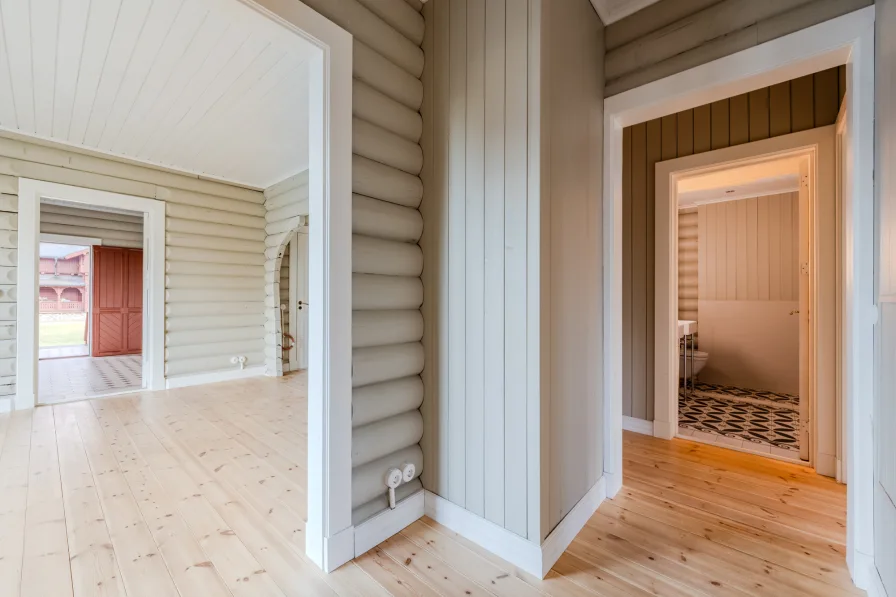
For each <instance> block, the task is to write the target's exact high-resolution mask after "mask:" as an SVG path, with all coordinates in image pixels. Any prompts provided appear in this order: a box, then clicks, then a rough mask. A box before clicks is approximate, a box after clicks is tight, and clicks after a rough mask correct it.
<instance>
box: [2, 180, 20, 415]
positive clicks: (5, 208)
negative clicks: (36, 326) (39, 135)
mask: <svg viewBox="0 0 896 597" xmlns="http://www.w3.org/2000/svg"><path fill="white" fill-rule="evenodd" d="M18 186H19V185H18V181H17V180H16V179H15V178H13V177H11V176H5V175H3V174H0V400H2V399H5V398H7V397H9V398H8V399H12V397H13V396H15V393H16V358H15V355H16V259H17V254H16V250H17V248H18V245H19V238H18V232H17V230H18V219H17V212H18V203H19V201H18V196H17V193H18Z"/></svg>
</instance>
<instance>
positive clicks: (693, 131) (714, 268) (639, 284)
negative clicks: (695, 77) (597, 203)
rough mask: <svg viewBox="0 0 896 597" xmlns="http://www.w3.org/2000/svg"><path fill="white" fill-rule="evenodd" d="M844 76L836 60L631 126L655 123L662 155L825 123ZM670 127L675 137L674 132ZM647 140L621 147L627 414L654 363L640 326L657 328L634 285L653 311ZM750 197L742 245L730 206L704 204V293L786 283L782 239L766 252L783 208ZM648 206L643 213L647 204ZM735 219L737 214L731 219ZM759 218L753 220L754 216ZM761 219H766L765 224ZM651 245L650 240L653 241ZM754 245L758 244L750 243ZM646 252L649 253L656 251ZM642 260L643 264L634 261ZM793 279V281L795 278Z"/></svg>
mask: <svg viewBox="0 0 896 597" xmlns="http://www.w3.org/2000/svg"><path fill="white" fill-rule="evenodd" d="M842 76H843V69H842V68H838V67H835V68H833V69H829V70H828V71H822V72H821V73H817V74H816V75H809V76H807V77H802V78H801V79H796V80H794V81H785V82H783V83H780V84H777V85H773V86H771V87H767V88H763V89H757V90H754V91H751V92H749V93H747V94H744V95H740V96H736V97H733V98H730V99H726V100H721V101H718V102H714V103H712V104H707V105H704V106H698V107H696V108H694V109H692V110H685V111H683V112H679V113H677V114H675V115H670V116H666V117H663V118H660V119H656V120H655V121H651V122H648V123H642V125H634V126H644V134H645V137H647V136H648V135H649V131H651V130H658V131H659V133H658V136H659V138H660V144H659V152H660V159H663V160H667V159H672V158H674V157H681V156H686V155H691V154H693V153H701V152H704V151H710V150H713V149H721V148H724V147H729V146H731V145H736V144H738V143H746V142H752V141H757V140H761V139H766V138H770V137H776V136H780V135H786V134H789V133H791V132H796V131H798V130H805V129H807V128H812V127H814V126H826V125H828V124H832V123H833V122H834V120H835V119H836V115H837V110H836V109H834V108H835V106H836V108H837V109H839V99H841V95H842V91H843V89H842V84H841V83H840V81H841V80H842V79H841V77H842ZM817 88H822V89H824V90H825V91H824V95H823V96H822V95H819V94H820V93H822V92H821V91H818V89H817ZM835 90H836V92H837V95H836V96H835V95H834V91H835ZM832 98H833V99H832ZM835 99H836V100H837V101H836V103H834V101H835ZM828 120H830V121H828ZM634 126H633V127H628V128H626V129H625V130H624V131H623V144H624V145H625V143H627V142H629V141H626V140H627V139H629V136H630V135H631V132H632V130H633V129H634ZM652 127H655V128H652ZM673 134H674V142H673V140H672V139H671V138H670V135H673ZM644 143H645V149H644V155H643V156H642V155H641V154H640V153H638V154H637V155H635V151H634V150H635V143H634V142H633V141H631V142H630V143H629V146H628V148H625V147H624V153H625V155H624V157H623V177H624V181H623V304H624V308H623V412H624V414H626V415H628V416H638V415H637V412H640V411H639V410H638V407H636V406H634V405H635V403H637V402H638V398H637V396H638V395H639V392H640V387H641V386H640V385H639V384H641V383H642V382H641V381H639V378H645V377H646V378H648V379H652V371H651V369H647V368H646V367H648V366H649V362H648V359H647V357H646V356H642V355H652V354H653V336H652V332H651V333H649V334H648V338H647V346H646V347H645V348H644V349H643V350H642V349H641V348H640V347H639V346H638V345H637V342H638V340H637V339H638V338H640V337H642V336H643V333H642V330H645V329H646V330H652V328H651V327H650V320H649V318H648V315H646V314H645V315H644V318H645V319H647V320H648V321H645V322H644V323H643V324H642V323H641V322H639V321H638V314H639V313H641V312H642V307H641V303H640V302H639V298H638V296H637V293H638V292H641V291H642V289H643V291H644V292H647V293H648V295H649V297H650V298H649V299H645V303H646V302H647V300H650V303H649V304H647V305H645V307H647V308H648V310H649V312H650V313H651V314H652V311H653V309H652V306H653V303H652V299H653V269H652V267H650V266H651V263H649V262H648V261H647V258H646V257H645V258H644V259H640V258H639V257H638V255H639V253H638V251H639V250H640V248H641V245H642V244H647V243H648V242H650V241H643V240H640V239H639V237H640V236H644V235H647V236H648V238H649V239H652V238H653V234H652V231H653V226H654V224H653V220H652V219H650V220H649V221H648V219H647V218H646V217H642V216H641V215H640V212H637V211H636V210H637V209H638V208H637V207H636V203H637V200H638V198H639V197H640V194H639V193H640V190H639V189H640V187H639V185H640V184H641V177H642V176H643V177H644V178H645V179H646V189H645V192H646V197H647V199H646V201H649V202H650V203H649V204H648V203H646V202H645V205H649V206H652V202H653V200H654V196H655V185H654V181H653V169H652V166H653V165H655V161H652V160H650V161H648V162H647V163H646V164H645V166H644V168H643V174H641V172H642V170H641V169H640V168H641V167H640V165H638V164H637V163H636V161H637V160H644V159H646V153H647V151H648V150H649V148H650V147H651V144H650V143H649V142H648V140H647V139H646V138H645V141H644ZM673 146H674V153H673ZM636 189H637V191H636ZM752 201H753V203H747V204H745V205H746V210H747V211H746V219H747V222H748V223H747V227H746V228H742V229H741V230H740V232H741V233H742V234H743V235H745V236H744V237H743V242H744V243H745V244H743V245H740V246H738V245H737V242H736V238H737V237H736V234H737V231H736V230H735V237H734V238H735V240H732V241H731V243H733V244H731V246H729V241H728V240H727V236H726V235H727V226H728V212H727V210H726V209H724V208H722V207H719V208H712V206H707V209H706V211H705V215H704V216H702V217H703V218H704V220H703V225H704V226H705V227H706V230H707V239H708V241H707V242H716V241H718V243H719V246H718V248H717V250H715V251H709V249H708V247H707V248H706V249H707V252H706V255H705V259H704V260H703V261H701V263H704V264H705V267H706V268H707V271H705V272H704V271H702V270H701V273H700V275H706V280H705V284H704V283H703V282H704V280H702V279H701V280H700V281H701V296H703V294H704V293H706V296H714V295H716V294H717V295H718V299H719V300H724V297H727V296H728V295H729V290H730V291H731V293H732V294H733V296H738V295H743V296H747V297H751V298H752V297H757V298H758V299H760V300H768V299H769V298H770V297H771V296H772V294H774V295H775V296H778V297H780V296H781V290H782V283H783V284H787V283H786V282H782V278H781V276H782V275H783V273H782V271H781V269H780V268H781V266H782V264H781V262H780V260H778V261H777V262H776V263H775V265H774V267H775V268H777V269H776V270H775V273H774V274H773V272H771V267H772V266H771V265H770V261H769V260H770V259H772V257H773V256H774V255H780V245H778V247H779V252H778V253H771V254H769V250H770V249H769V243H770V242H771V231H770V228H769V226H768V225H767V222H768V221H769V218H770V217H771V216H770V215H769V214H770V211H769V210H770V209H771V210H772V212H771V213H772V214H779V213H780V209H778V211H775V209H777V208H778V206H777V204H775V203H774V202H773V201H770V200H769V199H768V198H759V199H757V200H752ZM644 211H645V216H646V215H647V214H646V212H647V208H645V210H644ZM650 213H651V214H652V213H653V211H651V212H650ZM736 221H737V218H736V217H735V219H734V220H732V222H736ZM754 221H755V224H752V222H754ZM763 221H764V222H766V225H765V226H764V225H763V223H762V222H763ZM648 225H649V226H650V228H648ZM713 230H715V231H716V233H715V234H712V233H711V231H713ZM754 231H755V236H754ZM775 238H776V242H778V243H780V241H781V237H780V234H778V236H776V237H775ZM763 241H765V242H763ZM652 246H653V245H652V244H651V245H649V247H648V248H651V247H652ZM754 246H755V250H751V249H750V248H749V247H754ZM745 247H746V252H744V249H745ZM738 248H739V249H740V251H741V253H740V254H741V256H743V255H746V256H747V262H746V264H745V265H744V268H743V269H744V273H743V274H741V275H742V276H744V277H742V278H741V279H740V286H738V279H737V278H736V277H732V278H731V280H729V279H728V275H729V273H730V275H731V276H736V273H735V270H734V269H731V270H729V268H728V264H729V262H730V261H733V262H734V263H736V262H737V258H738V253H737V251H738ZM703 249H704V247H701V248H700V249H699V250H700V251H701V255H702V254H703V253H702V251H703ZM791 252H792V250H791ZM649 254H650V255H652V252H650V253H649ZM710 262H711V265H710ZM642 264H643V267H644V269H637V268H639V267H641V266H642ZM787 275H789V274H787ZM771 276H774V277H775V281H774V282H772V281H771V280H770V277H771ZM642 280H643V281H642ZM793 284H794V283H793V282H792V281H791V282H790V285H793ZM648 383H649V382H644V388H645V390H648V387H647V384H648Z"/></svg>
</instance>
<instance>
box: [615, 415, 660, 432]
mask: <svg viewBox="0 0 896 597" xmlns="http://www.w3.org/2000/svg"><path fill="white" fill-rule="evenodd" d="M622 428H623V429H625V430H626V431H633V432H635V433H641V434H644V435H653V421H647V420H645V419H636V418H635V417H626V416H623V417H622Z"/></svg>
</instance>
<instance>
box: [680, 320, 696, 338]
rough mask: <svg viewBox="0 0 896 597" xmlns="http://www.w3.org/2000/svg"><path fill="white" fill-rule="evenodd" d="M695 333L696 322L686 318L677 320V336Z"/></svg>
mask: <svg viewBox="0 0 896 597" xmlns="http://www.w3.org/2000/svg"><path fill="white" fill-rule="evenodd" d="M696 333H697V322H696V321H690V320H687V319H679V320H678V337H679V338H681V337H683V336H688V335H690V334H696Z"/></svg>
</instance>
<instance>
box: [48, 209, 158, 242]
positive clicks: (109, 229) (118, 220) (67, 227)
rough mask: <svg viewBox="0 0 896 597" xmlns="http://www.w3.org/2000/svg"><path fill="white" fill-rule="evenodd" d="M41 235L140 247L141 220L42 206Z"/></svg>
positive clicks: (134, 217)
mask: <svg viewBox="0 0 896 597" xmlns="http://www.w3.org/2000/svg"><path fill="white" fill-rule="evenodd" d="M40 231H41V232H43V233H47V234H64V235H67V236H86V237H88V238H98V239H100V240H101V241H102V243H103V245H104V246H108V247H128V248H131V249H140V248H142V247H143V216H133V215H127V214H119V213H112V212H107V211H98V210H94V209H81V208H78V207H67V206H62V205H53V204H51V203H42V204H41V206H40Z"/></svg>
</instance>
